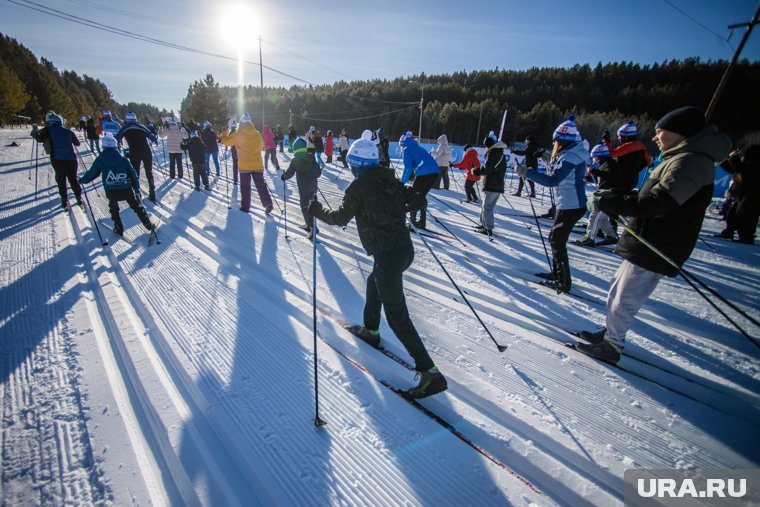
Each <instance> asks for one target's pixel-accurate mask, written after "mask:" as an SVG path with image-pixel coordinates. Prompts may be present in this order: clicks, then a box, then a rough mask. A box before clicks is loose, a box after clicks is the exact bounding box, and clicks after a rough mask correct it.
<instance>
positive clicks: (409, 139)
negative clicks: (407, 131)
mask: <svg viewBox="0 0 760 507" xmlns="http://www.w3.org/2000/svg"><path fill="white" fill-rule="evenodd" d="M401 146H403V147H404V148H411V147H412V146H419V143H418V142H417V140H416V139H414V138H413V137H407V138H406V139H404V140H403V141H401Z"/></svg>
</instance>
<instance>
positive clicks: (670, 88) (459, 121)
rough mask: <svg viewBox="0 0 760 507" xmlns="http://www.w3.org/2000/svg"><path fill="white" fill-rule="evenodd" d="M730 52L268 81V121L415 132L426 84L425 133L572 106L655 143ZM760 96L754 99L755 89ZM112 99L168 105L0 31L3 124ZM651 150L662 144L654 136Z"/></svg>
mask: <svg viewBox="0 0 760 507" xmlns="http://www.w3.org/2000/svg"><path fill="white" fill-rule="evenodd" d="M726 66H727V62H725V61H708V62H702V61H700V60H699V59H698V58H690V59H687V60H682V61H679V60H672V61H667V62H663V63H660V64H654V65H639V64H634V63H628V62H620V63H610V64H606V65H602V64H601V63H600V64H597V65H596V66H595V67H591V66H589V65H575V66H573V67H570V68H532V69H528V70H524V71H510V70H500V69H498V68H497V69H495V70H485V71H473V72H464V71H462V72H455V73H454V74H451V75H430V76H428V75H426V74H424V73H423V74H419V75H414V76H411V77H399V78H395V79H392V80H381V79H375V80H370V81H352V82H346V81H337V82H335V83H333V84H330V85H321V86H291V87H290V88H284V87H265V88H264V94H263V95H264V96H263V102H264V119H265V122H266V123H268V124H269V125H270V126H272V127H274V126H275V125H281V126H282V127H283V128H284V129H287V126H288V125H290V124H292V125H293V126H294V127H295V129H296V131H297V132H299V133H304V132H306V130H307V129H308V127H309V126H311V125H314V126H316V127H317V128H318V129H320V130H322V131H323V132H325V131H327V130H333V132H335V133H336V134H337V133H338V132H339V131H340V129H342V128H345V129H346V130H347V132H348V133H349V136H350V137H358V136H359V135H360V133H361V131H362V130H364V129H366V128H369V129H372V130H375V129H377V128H379V127H382V128H383V129H384V130H385V132H386V134H387V135H388V136H389V137H390V138H391V139H392V140H395V139H397V138H398V137H399V136H400V135H401V134H402V133H404V132H406V131H408V130H411V131H412V132H414V134H415V135H416V134H417V133H418V127H419V119H420V110H419V101H420V97H421V95H422V93H423V90H422V87H423V86H424V111H423V115H422V137H423V139H435V138H437V137H438V136H439V135H440V134H444V133H445V134H447V136H448V137H449V140H450V141H451V142H453V143H457V144H466V143H471V144H480V143H481V142H482V139H483V138H484V137H485V135H486V134H487V133H488V131H489V130H494V131H497V133H498V130H499V127H500V124H501V118H502V113H503V111H504V109H505V108H508V111H509V112H508V119H507V124H506V129H505V132H504V135H503V138H504V140H505V141H507V142H508V143H512V142H514V141H521V140H523V139H524V138H525V136H527V135H533V136H534V137H535V138H536V140H537V142H539V143H541V144H543V145H548V144H549V143H550V141H551V133H552V131H553V130H554V128H555V127H556V125H557V124H559V123H560V122H561V121H562V120H564V118H565V117H566V116H567V115H568V114H569V113H574V114H575V115H576V122H577V124H578V127H579V129H580V131H581V133H582V134H583V135H584V137H586V138H587V139H588V140H589V141H590V142H592V143H594V142H596V140H597V139H598V137H599V135H600V133H601V131H602V130H604V129H609V130H610V131H611V132H612V133H613V136H614V133H615V130H616V129H617V127H618V126H620V125H621V124H622V123H624V122H625V121H626V120H628V119H632V120H633V121H635V122H636V123H637V125H638V127H639V131H640V139H642V140H643V141H645V142H648V141H649V139H650V138H651V137H652V135H653V133H654V125H655V123H656V122H657V120H658V119H659V118H660V117H661V116H662V115H663V114H665V113H667V112H668V111H670V110H672V109H674V108H676V107H679V106H683V105H698V106H701V107H704V108H706V107H707V105H708V104H709V102H710V99H711V97H712V94H713V93H714V91H715V89H716V87H717V85H718V82H719V81H720V79H721V77H722V75H723V73H724V71H725V69H726ZM759 83H760V62H748V61H746V60H743V61H741V62H739V65H738V66H737V68H736V69H735V70H734V72H733V74H732V77H731V79H730V80H729V82H728V84H727V86H726V88H725V90H724V92H723V94H722V96H721V98H720V100H719V102H718V105H717V109H716V111H715V114H714V116H713V118H712V121H713V123H716V124H717V125H718V126H719V127H720V128H721V130H723V131H724V132H727V133H729V134H730V135H731V136H732V137H734V139H735V140H737V142H741V141H742V140H743V139H745V140H746V139H747V138H753V139H754V140H757V137H758V135H760V134H758V129H757V127H756V125H757V118H760V101H758V100H756V94H757V89H758V86H759ZM753 97H755V98H754V99H753ZM103 109H110V110H111V111H112V112H113V113H115V114H116V115H117V116H120V117H122V118H123V116H124V114H125V113H126V111H127V110H131V111H134V112H135V113H136V114H137V115H138V118H140V119H141V121H146V119H148V118H150V119H153V120H154V121H158V119H159V118H160V117H163V116H166V115H168V114H171V113H167V112H166V111H163V110H161V111H159V109H158V108H157V107H155V106H153V105H151V104H145V103H136V102H129V103H127V104H119V103H118V102H116V101H115V100H114V99H113V96H112V94H111V91H110V90H109V89H108V87H107V86H106V85H105V84H104V83H103V82H101V81H100V80H98V79H95V78H92V77H89V76H87V75H82V76H80V75H78V74H77V73H76V72H73V71H64V72H60V71H58V69H56V67H55V66H54V65H53V63H52V62H50V61H49V60H46V59H45V58H41V59H39V60H38V59H37V58H36V57H35V56H34V54H33V53H32V52H31V51H29V50H28V49H27V48H25V47H24V46H23V45H21V44H19V43H18V42H17V41H16V40H15V39H12V38H10V37H7V36H5V35H2V34H0V122H12V121H14V120H15V117H16V115H17V114H18V115H23V116H28V117H31V118H32V121H37V122H39V121H41V120H42V118H43V117H44V114H45V112H47V111H48V110H55V111H56V112H58V113H60V114H62V115H63V116H64V117H66V118H68V120H69V121H70V122H73V121H76V120H77V119H78V118H79V117H81V116H84V115H85V114H90V115H93V116H95V115H99V114H100V112H101V111H102V110H103ZM243 111H248V112H249V113H250V114H251V116H252V118H253V119H254V121H255V122H256V124H257V125H259V126H261V124H262V122H261V115H262V93H261V88H260V87H259V86H253V85H247V86H243V87H235V86H221V85H220V84H219V83H217V82H216V81H215V80H214V78H213V76H212V75H211V74H207V75H206V76H205V77H204V78H203V79H200V80H197V81H195V82H194V83H192V84H191V85H190V86H189V87H188V93H187V95H186V96H185V98H184V99H183V100H182V105H181V108H180V114H181V116H182V118H183V120H185V121H190V120H194V121H196V122H200V121H203V120H209V121H211V122H212V123H213V124H214V125H215V126H216V128H217V129H220V128H223V127H224V126H226V124H227V120H228V119H229V118H230V117H231V116H239V115H240V114H241V113H242V112H243ZM650 148H651V149H652V151H653V152H654V151H655V148H654V146H653V145H651V144H650Z"/></svg>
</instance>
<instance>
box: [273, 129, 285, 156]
mask: <svg viewBox="0 0 760 507" xmlns="http://www.w3.org/2000/svg"><path fill="white" fill-rule="evenodd" d="M282 139H283V133H282V127H281V126H279V125H277V126H276V127H275V128H274V140H275V141H276V142H277V146H279V147H280V153H285V150H284V149H283V148H282Z"/></svg>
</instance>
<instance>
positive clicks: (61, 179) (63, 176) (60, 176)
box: [50, 159, 82, 206]
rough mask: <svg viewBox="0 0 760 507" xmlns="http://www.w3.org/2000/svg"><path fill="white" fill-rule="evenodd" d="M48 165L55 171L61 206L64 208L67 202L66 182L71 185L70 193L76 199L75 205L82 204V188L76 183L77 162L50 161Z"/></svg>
mask: <svg viewBox="0 0 760 507" xmlns="http://www.w3.org/2000/svg"><path fill="white" fill-rule="evenodd" d="M50 164H51V165H52V166H53V170H54V171H55V183H56V184H57V185H58V195H60V196H61V205H63V206H66V205H67V204H68V202H69V192H68V189H67V188H66V180H68V181H69V184H70V185H71V191H72V192H74V196H75V197H76V198H77V203H80V202H82V187H80V186H79V181H77V161H76V160H54V159H51V160H50Z"/></svg>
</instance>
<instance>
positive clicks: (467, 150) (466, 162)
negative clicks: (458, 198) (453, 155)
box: [451, 144, 480, 203]
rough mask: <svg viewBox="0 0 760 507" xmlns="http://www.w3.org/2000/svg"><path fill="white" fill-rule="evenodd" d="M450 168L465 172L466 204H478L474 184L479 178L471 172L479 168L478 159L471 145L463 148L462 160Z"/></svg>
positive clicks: (476, 152)
mask: <svg viewBox="0 0 760 507" xmlns="http://www.w3.org/2000/svg"><path fill="white" fill-rule="evenodd" d="M451 167H453V168H454V169H461V170H462V171H467V176H466V177H465V178H466V179H465V182H464V193H465V195H466V196H467V202H474V203H478V202H480V200H479V199H478V194H477V192H476V191H475V183H476V182H478V181H480V176H478V175H477V174H473V172H472V171H473V170H474V169H477V168H479V167H480V158H478V151H477V150H476V149H475V148H473V147H472V145H471V144H466V145H465V146H464V156H463V157H462V160H461V161H460V162H459V163H457V164H453V165H452V166H451Z"/></svg>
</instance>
